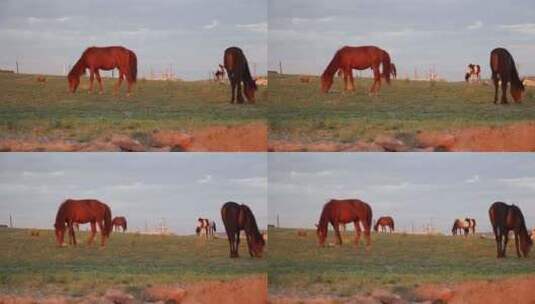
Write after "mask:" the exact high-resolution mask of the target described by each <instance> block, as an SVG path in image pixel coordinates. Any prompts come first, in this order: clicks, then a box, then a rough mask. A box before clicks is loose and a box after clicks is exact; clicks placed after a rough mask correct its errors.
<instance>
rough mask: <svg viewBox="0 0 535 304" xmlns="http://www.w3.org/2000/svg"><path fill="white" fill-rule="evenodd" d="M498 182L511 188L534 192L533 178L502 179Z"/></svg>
mask: <svg viewBox="0 0 535 304" xmlns="http://www.w3.org/2000/svg"><path fill="white" fill-rule="evenodd" d="M499 181H500V182H502V183H504V184H506V185H508V186H511V187H517V188H528V189H531V190H535V177H531V176H526V177H518V178H502V179H499Z"/></svg>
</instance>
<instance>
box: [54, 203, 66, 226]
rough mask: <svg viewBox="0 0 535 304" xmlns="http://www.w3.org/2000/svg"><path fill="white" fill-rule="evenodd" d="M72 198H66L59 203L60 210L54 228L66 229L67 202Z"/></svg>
mask: <svg viewBox="0 0 535 304" xmlns="http://www.w3.org/2000/svg"><path fill="white" fill-rule="evenodd" d="M69 201H70V199H66V200H65V201H63V203H61V205H59V208H58V212H57V214H56V221H55V222H54V228H56V229H62V230H65V208H64V207H65V204H66V203H67V202H69Z"/></svg>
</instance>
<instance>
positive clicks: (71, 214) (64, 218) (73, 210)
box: [54, 199, 112, 246]
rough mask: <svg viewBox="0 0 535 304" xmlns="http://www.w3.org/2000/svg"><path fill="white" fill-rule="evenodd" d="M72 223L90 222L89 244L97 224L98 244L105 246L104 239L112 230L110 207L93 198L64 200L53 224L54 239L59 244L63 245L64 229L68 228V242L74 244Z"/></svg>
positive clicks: (91, 241)
mask: <svg viewBox="0 0 535 304" xmlns="http://www.w3.org/2000/svg"><path fill="white" fill-rule="evenodd" d="M74 223H81V224H85V223H90V224H91V235H90V236H89V240H88V243H89V244H92V243H93V239H94V238H95V234H96V232H97V225H98V227H99V229H100V233H101V237H100V245H101V246H105V245H106V239H107V238H109V236H110V233H111V230H112V224H111V210H110V207H108V205H106V204H104V203H102V202H100V201H98V200H94V199H84V200H73V199H67V200H65V201H64V202H63V203H62V204H61V205H60V206H59V209H58V213H57V215H56V221H55V224H54V227H55V229H56V241H57V242H58V245H59V246H64V240H65V230H66V229H68V230H69V231H68V232H69V244H74V245H75V246H76V237H75V235H74V225H73V224H74Z"/></svg>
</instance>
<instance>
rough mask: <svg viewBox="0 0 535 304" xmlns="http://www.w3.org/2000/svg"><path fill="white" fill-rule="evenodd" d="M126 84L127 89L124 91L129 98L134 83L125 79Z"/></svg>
mask: <svg viewBox="0 0 535 304" xmlns="http://www.w3.org/2000/svg"><path fill="white" fill-rule="evenodd" d="M126 82H127V83H128V87H127V89H126V97H130V95H132V86H134V81H133V80H132V79H130V78H126Z"/></svg>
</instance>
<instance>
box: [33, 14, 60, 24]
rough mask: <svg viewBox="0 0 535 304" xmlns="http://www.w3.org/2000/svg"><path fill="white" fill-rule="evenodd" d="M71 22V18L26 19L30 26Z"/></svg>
mask: <svg viewBox="0 0 535 304" xmlns="http://www.w3.org/2000/svg"><path fill="white" fill-rule="evenodd" d="M69 20H71V17H68V16H64V17H57V18H38V17H28V18H26V21H27V22H28V23H29V24H36V23H41V22H60V23H64V22H67V21H69Z"/></svg>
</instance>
